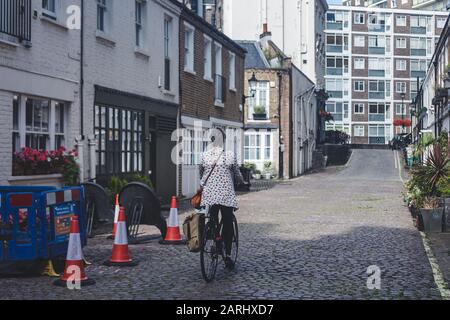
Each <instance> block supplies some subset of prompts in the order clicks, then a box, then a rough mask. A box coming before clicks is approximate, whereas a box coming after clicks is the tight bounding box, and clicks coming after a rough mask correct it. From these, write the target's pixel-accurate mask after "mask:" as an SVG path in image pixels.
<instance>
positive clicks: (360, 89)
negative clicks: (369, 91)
mask: <svg viewBox="0 0 450 320" xmlns="http://www.w3.org/2000/svg"><path fill="white" fill-rule="evenodd" d="M354 84H355V86H354V89H355V92H364V81H361V80H358V81H355V83H354Z"/></svg>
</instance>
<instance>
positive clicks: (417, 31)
mask: <svg viewBox="0 0 450 320" xmlns="http://www.w3.org/2000/svg"><path fill="white" fill-rule="evenodd" d="M411 33H412V34H427V28H426V27H411Z"/></svg>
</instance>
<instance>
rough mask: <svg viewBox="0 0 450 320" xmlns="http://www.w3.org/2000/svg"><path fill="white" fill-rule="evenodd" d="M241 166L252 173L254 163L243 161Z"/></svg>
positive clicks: (254, 168)
mask: <svg viewBox="0 0 450 320" xmlns="http://www.w3.org/2000/svg"><path fill="white" fill-rule="evenodd" d="M243 167H244V168H245V169H247V170H250V171H251V172H252V173H254V172H255V170H256V164H254V163H251V162H245V163H244V165H243Z"/></svg>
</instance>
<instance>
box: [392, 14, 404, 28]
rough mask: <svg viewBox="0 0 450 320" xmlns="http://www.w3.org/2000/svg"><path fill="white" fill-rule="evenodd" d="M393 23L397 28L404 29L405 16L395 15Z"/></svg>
mask: <svg viewBox="0 0 450 320" xmlns="http://www.w3.org/2000/svg"><path fill="white" fill-rule="evenodd" d="M395 23H396V24H397V27H406V16H404V15H396V17H395Z"/></svg>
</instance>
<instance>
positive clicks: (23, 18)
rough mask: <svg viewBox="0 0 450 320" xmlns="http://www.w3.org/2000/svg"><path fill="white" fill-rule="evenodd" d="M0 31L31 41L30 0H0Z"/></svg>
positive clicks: (20, 39)
mask: <svg viewBox="0 0 450 320" xmlns="http://www.w3.org/2000/svg"><path fill="white" fill-rule="evenodd" d="M0 33H4V34H7V35H10V36H13V37H16V38H18V40H19V41H23V40H26V41H31V0H0Z"/></svg>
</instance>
